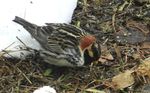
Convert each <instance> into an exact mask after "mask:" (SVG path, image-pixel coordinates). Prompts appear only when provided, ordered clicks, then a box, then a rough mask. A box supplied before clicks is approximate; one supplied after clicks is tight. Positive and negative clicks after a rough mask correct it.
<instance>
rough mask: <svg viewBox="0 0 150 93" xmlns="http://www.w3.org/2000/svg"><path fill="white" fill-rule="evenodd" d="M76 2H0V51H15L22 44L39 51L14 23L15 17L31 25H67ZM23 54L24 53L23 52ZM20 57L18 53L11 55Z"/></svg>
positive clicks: (72, 0) (67, 0)
mask: <svg viewBox="0 0 150 93" xmlns="http://www.w3.org/2000/svg"><path fill="white" fill-rule="evenodd" d="M76 4H77V0H1V1H0V12H1V13H0V51H2V50H4V49H5V48H6V47H8V46H9V45H11V44H12V43H13V44H12V45H11V47H8V48H7V49H5V50H12V51H14V50H16V51H18V50H19V48H18V46H23V44H22V43H21V42H20V41H19V40H18V39H17V38H16V37H18V38H19V39H21V41H22V42H24V43H25V44H26V45H27V46H29V47H31V48H34V49H41V47H40V45H39V44H38V42H37V41H36V40H34V39H33V38H32V37H31V36H30V34H29V33H28V32H27V31H25V29H24V28H23V27H22V26H20V25H18V24H17V23H14V22H13V21H12V20H13V19H14V18H15V16H19V17H22V18H24V19H26V20H28V21H29V22H31V23H34V24H37V25H44V23H69V22H71V18H72V14H73V11H74V9H75V8H76ZM24 53H25V52H24ZM11 55H13V56H15V57H20V52H15V53H11Z"/></svg>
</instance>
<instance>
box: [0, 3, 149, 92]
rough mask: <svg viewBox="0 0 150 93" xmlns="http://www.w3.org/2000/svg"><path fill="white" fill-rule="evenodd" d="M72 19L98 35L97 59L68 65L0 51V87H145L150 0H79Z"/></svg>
mask: <svg viewBox="0 0 150 93" xmlns="http://www.w3.org/2000/svg"><path fill="white" fill-rule="evenodd" d="M71 24H73V25H76V26H79V27H80V28H82V29H85V30H86V31H88V32H89V33H91V34H93V35H96V36H97V39H98V40H99V41H100V44H101V52H102V55H101V58H100V59H99V61H98V62H94V63H93V64H91V65H90V66H88V67H84V68H67V67H57V66H51V65H50V64H47V63H44V62H42V61H38V60H36V59H32V58H30V59H27V60H18V59H6V58H4V57H2V56H0V93H32V92H33V90H35V89H37V88H38V87H41V86H44V85H50V86H52V87H54V88H55V89H56V90H57V92H58V93H150V84H149V83H150V82H149V78H150V65H149V63H150V0H79V1H78V6H77V9H76V10H75V13H74V16H73V20H72V23H71ZM144 62H145V64H146V65H142V64H143V63H144ZM127 72H128V74H127ZM121 73H125V75H124V74H123V77H121V75H122V74H121ZM125 76H130V77H127V80H125V79H124V77H125ZM115 78H117V79H115ZM119 79H122V80H121V81H120V80H119ZM129 81H130V82H129ZM118 82H122V84H120V83H118ZM124 83H126V84H124Z"/></svg>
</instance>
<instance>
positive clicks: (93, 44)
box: [13, 16, 101, 67]
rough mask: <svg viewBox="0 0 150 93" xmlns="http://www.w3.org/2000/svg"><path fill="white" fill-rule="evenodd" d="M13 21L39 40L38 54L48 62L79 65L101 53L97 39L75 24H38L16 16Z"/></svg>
mask: <svg viewBox="0 0 150 93" xmlns="http://www.w3.org/2000/svg"><path fill="white" fill-rule="evenodd" d="M13 21H14V22H16V23H17V24H19V25H21V26H23V28H24V29H26V31H28V32H29V33H30V34H31V36H32V37H33V38H34V39H35V40H37V42H39V44H40V46H41V47H42V49H40V50H39V55H40V57H41V58H42V59H43V61H45V62H47V63H49V64H52V65H57V66H68V67H81V66H85V65H89V64H91V63H92V62H94V61H97V60H98V59H99V57H100V55H101V48H100V43H99V40H98V39H97V38H96V37H95V36H94V35H91V34H89V33H88V32H86V31H85V30H83V29H81V28H79V27H77V26H74V25H71V24H65V23H63V24H62V23H45V24H46V25H44V26H38V25H36V24H33V23H30V22H29V21H27V20H25V19H23V18H21V17H18V16H16V17H15V19H14V20H13Z"/></svg>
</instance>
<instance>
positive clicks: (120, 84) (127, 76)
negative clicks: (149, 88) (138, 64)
mask: <svg viewBox="0 0 150 93" xmlns="http://www.w3.org/2000/svg"><path fill="white" fill-rule="evenodd" d="M132 73H133V71H132V70H127V71H125V72H124V73H121V74H119V75H117V76H115V77H113V78H112V83H113V85H114V88H116V89H123V88H126V87H128V86H131V85H132V84H134V82H135V81H134V77H133V76H132Z"/></svg>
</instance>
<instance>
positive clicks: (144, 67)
mask: <svg viewBox="0 0 150 93" xmlns="http://www.w3.org/2000/svg"><path fill="white" fill-rule="evenodd" d="M136 72H137V74H138V75H140V76H148V77H149V78H150V57H149V58H147V59H145V60H144V61H142V64H141V65H139V67H138V68H137V70H136Z"/></svg>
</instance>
